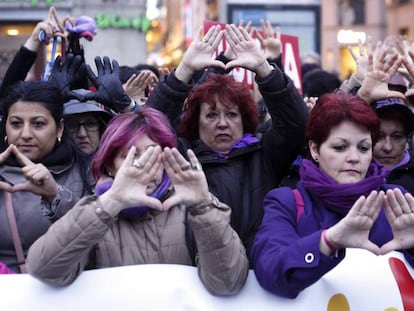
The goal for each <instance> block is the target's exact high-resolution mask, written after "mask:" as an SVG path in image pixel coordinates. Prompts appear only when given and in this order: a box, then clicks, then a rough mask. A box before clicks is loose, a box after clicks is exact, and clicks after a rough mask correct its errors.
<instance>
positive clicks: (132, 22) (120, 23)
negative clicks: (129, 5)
mask: <svg viewBox="0 0 414 311" xmlns="http://www.w3.org/2000/svg"><path fill="white" fill-rule="evenodd" d="M96 25H97V26H98V28H101V29H108V28H112V29H127V28H130V29H137V30H139V31H142V32H147V31H148V30H149V29H150V28H151V21H150V20H149V19H147V18H146V16H145V15H143V16H139V17H133V18H126V17H120V16H119V15H118V14H112V15H109V14H106V13H102V12H100V13H98V14H96Z"/></svg>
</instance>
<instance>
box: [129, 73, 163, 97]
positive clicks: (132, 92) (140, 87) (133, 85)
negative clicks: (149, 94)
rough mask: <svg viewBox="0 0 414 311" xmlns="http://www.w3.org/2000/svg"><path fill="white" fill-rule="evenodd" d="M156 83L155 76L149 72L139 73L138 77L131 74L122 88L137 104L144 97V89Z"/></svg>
mask: <svg viewBox="0 0 414 311" xmlns="http://www.w3.org/2000/svg"><path fill="white" fill-rule="evenodd" d="M157 82H158V78H157V76H156V75H155V74H154V73H152V72H151V71H141V72H140V73H139V74H138V75H136V74H133V75H132V76H131V77H130V78H129V79H128V81H127V82H125V83H124V84H123V85H122V87H123V88H124V90H125V92H126V93H127V94H128V96H129V97H130V98H132V99H134V100H135V101H137V102H139V101H140V100H141V99H142V98H144V97H145V89H146V88H147V87H148V86H150V85H152V84H154V83H157Z"/></svg>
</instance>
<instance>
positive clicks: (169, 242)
mask: <svg viewBox="0 0 414 311" xmlns="http://www.w3.org/2000/svg"><path fill="white" fill-rule="evenodd" d="M229 219H230V208H229V207H228V206H226V205H225V204H222V203H220V202H218V200H217V199H214V200H213V201H212V203H211V204H210V205H208V206H204V207H191V208H189V210H188V211H187V208H186V207H184V206H181V205H180V206H175V207H172V208H171V209H170V210H168V211H164V212H160V211H156V210H149V211H148V212H147V213H145V214H144V215H143V216H141V218H139V219H135V220H132V219H125V218H122V217H112V216H111V215H109V214H108V213H106V212H103V209H102V207H101V205H100V201H99V198H98V197H97V196H89V197H85V198H83V199H82V200H81V201H80V202H79V203H78V204H77V205H76V206H75V207H73V209H72V210H71V211H69V212H68V213H67V214H66V215H65V216H64V217H62V218H61V219H59V220H58V221H57V222H55V223H54V224H53V225H52V226H51V227H50V229H49V230H48V232H47V233H46V234H45V235H43V236H42V237H41V238H40V239H39V240H38V241H36V242H35V243H34V244H33V245H32V247H31V248H30V250H29V255H28V258H27V269H28V272H29V273H31V274H32V275H33V276H35V277H36V278H39V279H41V280H42V281H44V282H46V283H49V284H51V285H53V286H65V285H68V284H70V283H72V282H73V281H74V280H75V279H76V278H77V277H78V276H79V274H80V273H81V272H82V271H83V270H84V269H85V268H87V267H88V268H105V267H116V266H124V265H136V264H160V263H164V264H181V265H192V262H193V260H194V258H191V252H190V250H189V244H188V243H189V242H188V237H187V233H186V229H187V228H186V227H187V226H189V227H190V228H191V229H192V232H193V235H194V239H195V241H196V243H197V250H198V253H197V257H196V258H195V259H196V260H195V262H196V264H197V267H198V271H199V276H200V278H201V280H202V282H203V283H204V285H205V286H206V287H207V289H208V290H209V291H210V292H211V293H213V294H215V295H230V294H234V293H237V292H238V291H239V290H240V289H241V288H242V286H243V284H244V282H245V280H246V277H247V274H248V267H249V266H248V259H247V256H246V251H245V249H244V247H243V245H242V243H241V241H240V239H239V237H238V235H237V234H236V233H235V232H234V230H233V229H232V228H231V226H230V225H229Z"/></svg>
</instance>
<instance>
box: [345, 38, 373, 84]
mask: <svg viewBox="0 0 414 311" xmlns="http://www.w3.org/2000/svg"><path fill="white" fill-rule="evenodd" d="M358 49H359V53H358V54H355V53H354V50H353V49H352V47H350V46H349V47H348V50H349V52H350V53H351V56H352V58H353V59H354V61H355V64H356V71H355V73H354V77H355V78H356V79H357V80H358V81H359V82H360V83H361V84H362V81H364V79H365V76H366V75H367V71H368V55H369V54H372V49H373V47H372V37H371V36H368V38H367V41H366V45H365V47H364V44H363V43H362V41H361V39H358Z"/></svg>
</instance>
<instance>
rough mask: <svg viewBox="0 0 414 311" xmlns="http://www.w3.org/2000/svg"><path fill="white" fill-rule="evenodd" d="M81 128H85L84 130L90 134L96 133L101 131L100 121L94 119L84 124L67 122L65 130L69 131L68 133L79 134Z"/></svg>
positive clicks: (73, 121) (72, 121)
mask: <svg viewBox="0 0 414 311" xmlns="http://www.w3.org/2000/svg"><path fill="white" fill-rule="evenodd" d="M81 126H83V128H84V129H85V130H86V131H88V132H95V131H98V130H99V127H100V123H99V121H98V120H92V119H91V120H86V121H83V122H78V121H75V120H68V121H66V122H65V128H66V129H68V131H69V132H71V133H72V134H76V133H77V132H79V129H80V127H81Z"/></svg>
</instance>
